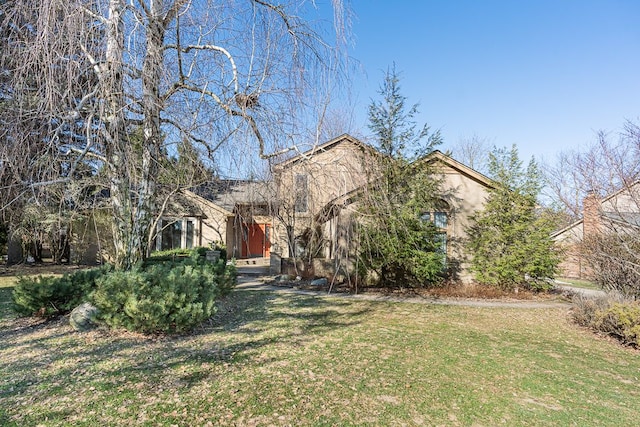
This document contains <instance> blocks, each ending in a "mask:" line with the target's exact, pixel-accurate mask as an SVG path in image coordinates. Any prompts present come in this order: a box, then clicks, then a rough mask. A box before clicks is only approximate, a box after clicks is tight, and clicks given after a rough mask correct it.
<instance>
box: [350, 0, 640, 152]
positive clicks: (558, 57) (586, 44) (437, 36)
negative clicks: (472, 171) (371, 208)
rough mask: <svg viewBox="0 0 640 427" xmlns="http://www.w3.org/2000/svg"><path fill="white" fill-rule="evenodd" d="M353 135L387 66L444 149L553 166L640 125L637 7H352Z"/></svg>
mask: <svg viewBox="0 0 640 427" xmlns="http://www.w3.org/2000/svg"><path fill="white" fill-rule="evenodd" d="M351 8H352V10H353V12H354V15H355V16H354V17H353V22H352V32H353V37H354V46H353V47H352V48H351V52H350V53H351V56H352V57H353V58H354V59H355V60H357V61H358V68H359V71H358V73H356V74H355V75H354V79H353V82H352V92H353V100H352V101H351V102H352V106H353V112H354V114H355V117H356V127H357V128H359V129H361V130H362V131H363V132H364V133H365V134H368V133H369V131H368V129H367V127H366V108H367V105H368V104H369V103H370V102H371V98H375V97H376V96H377V95H376V90H377V89H378V87H379V85H380V82H381V81H382V78H383V71H384V70H386V69H387V67H388V66H390V65H391V64H393V63H394V62H395V64H396V70H397V71H400V72H401V73H402V74H401V86H402V92H403V94H404V95H405V96H407V98H408V102H409V103H410V104H413V103H420V112H421V114H420V117H419V121H420V122H421V123H422V122H425V121H426V122H428V123H429V125H430V126H432V128H439V129H441V132H442V134H443V136H444V139H445V144H444V145H443V147H442V148H443V149H447V148H448V147H450V146H452V145H454V144H455V143H456V142H458V141H459V140H460V139H461V138H468V137H471V136H472V135H477V136H479V137H481V138H486V139H488V140H490V142H491V143H492V144H495V145H497V146H511V144H516V145H517V146H518V149H519V150H520V153H521V157H522V158H523V159H528V158H529V157H530V156H532V155H535V157H536V158H537V159H538V160H547V161H552V160H554V159H555V156H556V154H557V153H558V152H559V151H561V150H569V149H573V148H576V149H579V148H580V146H585V145H586V144H589V143H591V142H593V141H594V139H595V132H596V131H598V130H601V129H603V130H608V131H612V132H615V131H617V130H619V128H620V127H621V125H622V124H623V122H624V120H625V119H632V120H637V119H638V118H639V117H640V108H639V99H640V25H639V23H640V1H638V0H624V1H623V0H608V1H604V0H602V1H591V0H555V1H550V0H535V1H533V0H528V1H524V0H476V1H472V0H464V1H454V0H450V1H447V0H440V1H436V0H422V1H420V0H415V1H411V0H393V1H392V0H387V1H384V0H352V1H351Z"/></svg>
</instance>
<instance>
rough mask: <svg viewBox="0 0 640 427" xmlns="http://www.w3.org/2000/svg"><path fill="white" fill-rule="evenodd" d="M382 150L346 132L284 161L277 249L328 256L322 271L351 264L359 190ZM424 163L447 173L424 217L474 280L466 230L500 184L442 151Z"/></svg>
mask: <svg viewBox="0 0 640 427" xmlns="http://www.w3.org/2000/svg"><path fill="white" fill-rule="evenodd" d="M380 155H381V154H380V153H378V152H377V151H376V150H374V149H373V148H371V147H369V146H367V145H366V144H363V143H362V142H360V141H358V140H357V139H355V138H353V137H352V136H349V135H342V136H340V137H337V138H335V139H333V140H331V141H329V142H327V143H325V144H323V145H320V146H318V147H316V148H315V149H313V150H310V151H308V152H306V153H302V154H300V155H298V156H296V157H293V158H291V159H288V160H287V161H285V162H283V163H281V164H279V165H277V167H276V168H274V177H275V179H274V181H275V182H274V186H275V188H276V195H277V206H276V207H275V208H274V226H273V230H274V232H273V235H272V248H273V251H275V252H277V253H281V254H284V256H293V255H296V256H303V255H305V256H307V257H309V259H315V260H317V259H319V258H320V259H324V260H325V262H324V263H318V262H316V263H315V264H314V267H313V270H314V272H313V273H314V274H316V275H327V274H326V272H325V271H324V270H326V269H327V265H330V266H332V268H333V269H337V268H343V269H346V270H349V269H352V268H353V266H352V265H349V258H350V255H353V252H354V249H353V245H354V243H356V242H354V237H353V233H352V232H351V231H352V229H353V223H354V221H355V220H356V217H355V216H357V215H358V209H357V206H358V198H359V193H360V192H361V191H363V189H364V188H365V187H366V185H367V180H368V179H375V170H374V168H375V165H376V162H375V160H376V157H377V156H380ZM419 162H424V163H425V164H429V165H430V166H431V167H433V170H434V171H435V173H436V174H438V175H439V176H440V177H441V178H442V184H441V190H442V194H441V195H440V203H438V204H437V206H438V207H437V209H436V210H434V211H431V212H425V213H424V215H425V218H426V219H427V220H430V221H433V222H434V223H435V224H436V226H437V227H439V228H440V230H441V233H442V243H443V249H444V251H445V253H446V257H447V264H448V265H449V266H451V267H453V269H454V270H455V275H456V277H457V278H458V279H460V280H463V281H468V280H470V279H471V274H470V272H469V265H468V260H469V254H468V253H467V251H466V248H465V241H466V237H467V234H466V229H467V227H469V226H470V225H471V221H472V216H473V215H474V213H476V212H477V211H479V210H481V209H482V208H483V206H484V203H485V200H486V198H487V196H488V191H489V189H491V188H493V183H492V181H491V180H490V179H489V178H487V177H486V176H484V175H482V174H481V173H479V172H477V171H475V170H473V169H471V168H469V167H467V166H465V165H463V164H462V163H460V162H458V161H456V160H454V159H452V158H451V157H449V156H447V155H445V154H443V153H441V152H440V151H434V152H432V153H431V154H429V155H428V156H427V157H425V158H423V159H421V160H420V161H419ZM310 248H311V249H310ZM305 249H306V252H305ZM319 270H321V271H319ZM329 270H331V268H329ZM333 274H335V271H334V273H333Z"/></svg>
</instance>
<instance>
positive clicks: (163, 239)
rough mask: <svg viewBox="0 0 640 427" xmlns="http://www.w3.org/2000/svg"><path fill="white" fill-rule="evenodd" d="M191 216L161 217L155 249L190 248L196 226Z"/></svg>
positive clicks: (192, 244) (192, 243)
mask: <svg viewBox="0 0 640 427" xmlns="http://www.w3.org/2000/svg"><path fill="white" fill-rule="evenodd" d="M195 224H196V223H195V221H194V220H193V219H192V218H182V219H178V220H175V219H163V220H162V221H160V223H159V224H158V226H159V227H160V230H158V234H157V235H156V244H155V248H156V250H163V251H164V250H170V249H185V248H186V249H191V248H193V246H194V241H195V234H196V227H195Z"/></svg>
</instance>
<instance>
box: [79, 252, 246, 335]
mask: <svg viewBox="0 0 640 427" xmlns="http://www.w3.org/2000/svg"><path fill="white" fill-rule="evenodd" d="M225 267H226V266H225V264H224V263H223V262H219V263H217V264H211V263H208V262H206V260H203V259H201V258H200V257H199V256H198V255H197V253H196V254H194V255H193V256H192V257H190V258H186V259H185V260H183V261H182V262H179V263H172V264H169V263H166V264H153V265H149V266H147V267H146V268H138V269H134V270H131V271H116V272H113V273H112V274H109V275H106V276H104V277H102V278H100V279H99V280H98V281H97V283H96V289H95V291H94V292H93V293H92V294H91V302H92V303H93V304H94V305H95V306H96V307H97V308H98V309H99V310H100V315H99V320H102V321H104V322H105V323H106V324H107V325H109V326H110V327H113V328H125V329H128V330H131V331H137V332H142V333H181V332H185V331H188V330H190V329H193V328H194V327H195V326H197V325H199V324H200V323H202V322H203V321H204V320H206V319H208V318H209V317H211V316H212V315H213V314H214V313H215V309H216V308H215V300H216V298H218V297H219V296H221V295H224V294H226V293H228V292H229V291H230V290H231V289H232V288H233V286H234V285H235V279H236V275H235V268H234V267H233V266H229V267H228V268H225Z"/></svg>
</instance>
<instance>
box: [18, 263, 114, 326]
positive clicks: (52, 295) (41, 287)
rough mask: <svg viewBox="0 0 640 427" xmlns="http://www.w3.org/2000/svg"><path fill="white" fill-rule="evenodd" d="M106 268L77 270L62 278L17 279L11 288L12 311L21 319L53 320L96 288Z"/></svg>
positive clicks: (72, 307)
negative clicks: (97, 281) (22, 316)
mask: <svg viewBox="0 0 640 427" xmlns="http://www.w3.org/2000/svg"><path fill="white" fill-rule="evenodd" d="M107 271H108V268H107V267H101V268H94V269H91V270H79V271H76V272H74V273H71V274H64V275H63V276H62V277H53V276H37V277H20V278H19V279H18V283H17V284H16V286H15V287H14V288H13V293H12V300H13V307H14V310H15V311H16V312H17V313H18V314H21V315H24V316H30V315H36V316H41V317H52V316H57V315H60V314H65V313H68V312H70V311H71V310H73V309H74V308H75V307H76V306H77V305H79V304H80V303H82V302H83V301H84V300H85V299H86V295H87V294H89V292H91V290H92V289H93V288H94V287H95V282H96V279H97V278H99V277H101V276H102V275H104V274H105V273H106V272H107Z"/></svg>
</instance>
